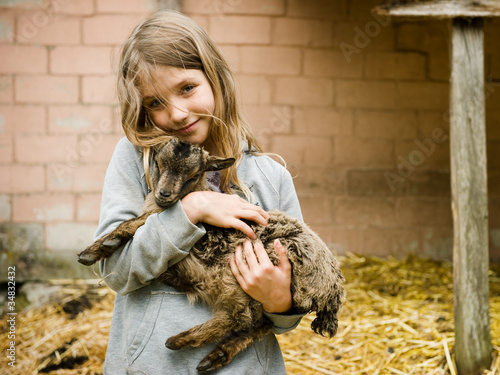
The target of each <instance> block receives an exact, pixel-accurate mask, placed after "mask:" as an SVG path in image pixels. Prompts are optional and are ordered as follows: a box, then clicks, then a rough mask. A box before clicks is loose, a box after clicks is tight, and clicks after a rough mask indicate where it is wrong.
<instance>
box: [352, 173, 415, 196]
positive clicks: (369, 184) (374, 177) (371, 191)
mask: <svg viewBox="0 0 500 375" xmlns="http://www.w3.org/2000/svg"><path fill="white" fill-rule="evenodd" d="M385 172H386V170H384V169H370V170H363V169H353V170H350V171H348V172H347V193H348V195H350V196H367V197H371V196H391V195H396V196H401V195H404V194H405V193H406V188H407V185H405V184H394V185H393V187H391V185H389V184H388V182H387V179H386V173H385Z"/></svg>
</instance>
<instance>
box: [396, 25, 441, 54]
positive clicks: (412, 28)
mask: <svg viewBox="0 0 500 375" xmlns="http://www.w3.org/2000/svg"><path fill="white" fill-rule="evenodd" d="M447 28H448V26H447V25H446V22H440V21H436V20H434V21H423V22H418V23H417V22H415V23H414V22H405V23H400V24H398V27H397V32H398V35H397V38H396V50H407V51H408V50H412V51H424V52H431V51H432V52H434V51H447V50H448V38H446V37H445V36H446V35H448V30H447ZM423 30H425V32H423ZM436 35H442V36H443V37H441V38H436Z"/></svg>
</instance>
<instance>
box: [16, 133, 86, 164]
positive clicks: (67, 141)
mask: <svg viewBox="0 0 500 375" xmlns="http://www.w3.org/2000/svg"><path fill="white" fill-rule="evenodd" d="M14 147H15V148H14V151H15V158H16V160H17V161H18V162H21V163H50V162H53V161H58V162H65V161H67V160H72V158H77V154H76V152H75V151H74V150H76V136H68V135H58V136H55V135H53V136H19V137H17V138H16V139H15V144H14ZM72 151H73V152H72ZM74 154H76V156H75V155H74Z"/></svg>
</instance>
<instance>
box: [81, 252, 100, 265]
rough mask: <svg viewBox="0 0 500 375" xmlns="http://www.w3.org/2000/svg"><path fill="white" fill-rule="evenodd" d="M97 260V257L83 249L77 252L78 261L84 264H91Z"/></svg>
mask: <svg viewBox="0 0 500 375" xmlns="http://www.w3.org/2000/svg"><path fill="white" fill-rule="evenodd" d="M98 260H99V259H96V257H95V256H94V255H92V254H91V253H86V252H85V251H83V252H81V253H80V254H78V262H80V263H81V264H83V265H84V266H91V265H93V264H94V263H95V262H97V261H98Z"/></svg>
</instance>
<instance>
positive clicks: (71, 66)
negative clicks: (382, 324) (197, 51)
mask: <svg viewBox="0 0 500 375" xmlns="http://www.w3.org/2000/svg"><path fill="white" fill-rule="evenodd" d="M379 3H380V1H373V0H370V1H363V0H351V1H347V0H338V1H323V0H311V1H307V2H306V1H299V0H245V1H244V0H183V1H179V2H175V1H165V0H127V1H118V0H24V1H22V0H4V1H1V2H0V176H1V178H0V256H1V259H2V264H3V263H4V261H6V262H9V263H12V262H17V263H18V264H19V266H18V267H20V268H21V269H22V270H24V271H22V272H25V274H26V275H29V276H30V277H42V278H43V277H48V276H52V277H53V276H54V275H56V276H57V275H60V276H75V275H80V274H83V272H85V271H82V269H83V267H79V266H77V267H75V269H74V270H73V269H72V268H71V266H69V264H72V263H74V254H75V253H76V252H77V251H79V250H80V249H82V248H84V247H85V246H86V245H87V244H88V243H89V241H90V240H91V238H92V234H93V232H94V230H95V227H96V225H97V220H98V215H99V202H100V194H101V187H102V182H103V177H104V173H105V170H106V166H107V164H108V161H109V158H110V156H111V153H112V151H113V148H114V145H115V144H116V142H117V140H118V139H119V138H120V137H121V136H122V134H123V133H122V131H121V128H120V125H119V115H118V111H117V103H116V98H115V88H114V85H115V70H116V63H117V52H118V49H119V46H120V45H121V43H122V42H123V40H124V39H125V37H126V36H127V35H128V33H129V32H130V31H131V29H132V27H133V26H134V25H135V24H136V23H137V22H139V21H140V20H141V19H143V18H144V17H145V16H146V15H147V14H149V13H151V12H153V11H155V10H156V9H159V8H160V7H165V6H174V7H179V5H180V6H181V7H182V11H184V12H185V13H187V14H188V15H190V16H192V17H193V18H194V19H195V20H196V21H197V22H199V23H200V24H201V25H202V26H203V27H204V28H205V29H206V30H207V31H208V33H209V34H210V35H211V36H212V37H213V38H214V39H215V40H216V41H217V42H218V43H219V44H220V46H221V47H222V49H223V51H224V53H225V54H226V56H227V58H228V60H229V62H230V64H231V66H232V67H233V69H234V71H235V73H236V76H237V80H238V84H239V92H240V97H241V102H242V104H243V109H244V111H245V114H246V116H247V118H248V120H249V121H250V122H251V123H252V125H253V127H254V128H255V130H256V132H257V134H258V136H259V138H260V140H261V142H262V144H263V146H264V147H265V149H266V150H267V151H271V152H276V153H279V154H280V155H282V156H283V157H284V158H285V160H286V161H287V164H288V167H289V169H290V170H291V171H292V173H293V174H294V175H295V176H296V178H295V184H296V188H297V191H298V194H299V198H300V200H301V203H302V208H303V212H304V217H305V219H306V221H307V222H308V223H310V224H311V226H312V227H313V228H314V229H316V230H317V231H318V232H319V233H320V234H321V235H322V237H323V238H324V239H325V240H326V241H327V242H329V243H330V244H332V246H333V247H335V248H336V249H337V250H338V251H339V252H345V251H351V252H355V253H364V254H375V255H381V256H386V255H394V256H403V255H405V254H409V253H415V254H417V255H423V256H428V257H433V258H450V257H451V249H452V217H451V209H450V187H449V180H450V175H449V143H448V132H449V123H448V88H449V85H448V80H449V67H448V50H447V48H448V47H447V40H448V39H447V36H448V31H447V25H446V22H445V21H427V22H412V23H408V22H403V21H399V20H396V19H387V18H381V17H378V16H375V15H373V14H372V13H371V12H370V10H371V9H372V8H373V7H374V6H375V5H377V4H379ZM485 29H486V44H485V49H486V56H485V68H486V79H487V87H486V94H487V124H488V129H487V130H488V170H489V190H490V206H489V210H490V239H491V241H490V253H491V257H492V259H494V260H500V164H499V162H498V160H500V158H499V156H500V151H499V150H500V147H499V146H500V126H499V122H500V110H499V109H498V108H500V106H499V104H500V85H499V81H500V50H499V49H498V47H497V42H496V36H497V35H498V33H499V32H500V22H498V21H495V20H492V21H487V22H486V24H485ZM56 259H57V260H56ZM61 259H63V260H64V259H66V260H67V261H66V260H64V261H62V260H61ZM61 262H62V263H61ZM65 262H66V263H65ZM63 263H64V265H62V264H63ZM68 267H69V268H68ZM70 268H71V271H67V270H68V269H70ZM47 270H51V271H50V275H49V274H48V273H47V272H48V271H47ZM59 270H60V271H59Z"/></svg>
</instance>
